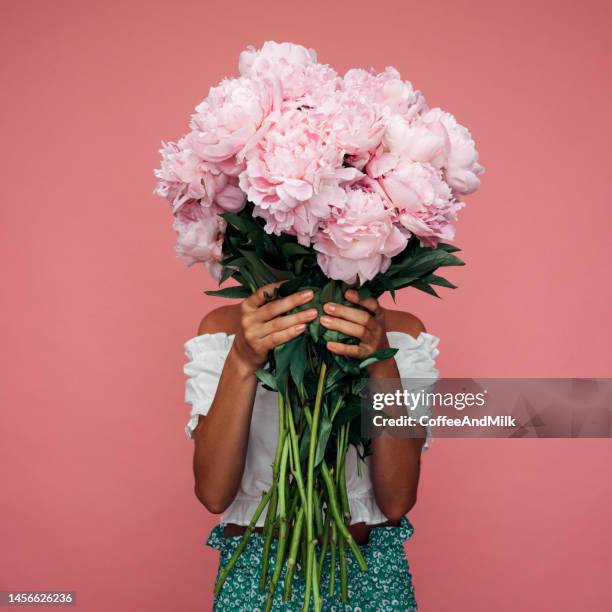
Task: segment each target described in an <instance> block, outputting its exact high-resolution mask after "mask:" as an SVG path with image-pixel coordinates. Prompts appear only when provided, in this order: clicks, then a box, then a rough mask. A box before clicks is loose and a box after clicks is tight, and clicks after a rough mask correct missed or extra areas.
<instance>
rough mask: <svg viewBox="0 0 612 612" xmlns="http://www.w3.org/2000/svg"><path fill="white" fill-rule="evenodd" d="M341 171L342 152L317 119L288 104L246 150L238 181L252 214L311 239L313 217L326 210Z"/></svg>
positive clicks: (277, 229) (271, 227)
mask: <svg viewBox="0 0 612 612" xmlns="http://www.w3.org/2000/svg"><path fill="white" fill-rule="evenodd" d="M345 170H346V169H343V168H342V153H341V152H340V151H338V150H337V149H336V148H335V147H333V146H330V143H329V142H328V140H327V138H326V133H325V131H324V130H323V129H322V128H321V126H320V125H318V124H317V120H316V118H315V117H314V116H313V117H311V116H310V115H309V112H308V111H307V110H299V109H292V110H287V111H286V112H285V113H283V115H282V117H281V118H280V120H279V121H278V122H277V123H276V124H275V125H274V126H273V127H271V128H270V130H268V132H267V133H266V134H265V136H264V137H263V138H262V139H261V140H260V141H259V142H258V143H257V145H256V146H255V147H254V148H253V149H252V150H251V151H249V153H248V155H247V157H246V168H245V170H244V171H243V172H242V173H241V174H240V179H239V180H240V182H239V184H240V187H241V188H242V189H243V191H244V192H245V193H246V195H247V197H248V199H249V200H250V201H251V202H253V204H254V206H255V215H257V216H260V217H263V218H264V219H266V221H267V223H266V230H267V231H268V232H270V233H274V234H280V233H282V232H284V233H288V234H292V235H294V236H298V238H299V239H300V242H301V243H303V244H309V243H310V237H311V236H312V235H313V233H314V232H315V230H316V226H317V220H318V219H319V218H324V217H325V216H327V214H328V212H329V206H328V205H326V204H325V202H324V199H325V193H327V187H328V186H329V181H333V180H334V179H336V178H337V177H343V176H344V172H345ZM338 180H340V178H338ZM316 195H319V196H320V197H318V198H315V196H316ZM313 198H314V199H313Z"/></svg>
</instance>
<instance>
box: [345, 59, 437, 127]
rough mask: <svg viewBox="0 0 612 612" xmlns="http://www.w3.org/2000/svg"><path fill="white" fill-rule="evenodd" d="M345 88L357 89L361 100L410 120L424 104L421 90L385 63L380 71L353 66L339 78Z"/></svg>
mask: <svg viewBox="0 0 612 612" xmlns="http://www.w3.org/2000/svg"><path fill="white" fill-rule="evenodd" d="M342 87H343V89H344V90H345V91H352V92H355V93H358V94H359V95H360V96H361V97H362V98H363V99H364V101H367V102H368V103H370V104H375V105H376V106H378V107H379V108H380V109H381V110H382V111H384V112H385V114H387V115H391V114H399V115H402V116H403V117H404V118H405V119H406V120H407V121H410V120H411V119H413V118H414V117H416V116H417V114H418V113H420V112H422V111H423V110H425V109H426V108H427V105H426V103H425V98H424V97H423V94H422V93H421V92H420V91H418V90H415V89H413V87H412V83H410V81H402V80H401V77H400V73H399V72H398V71H397V70H396V69H395V68H393V67H391V66H388V67H387V68H386V69H385V71H384V72H380V73H378V74H377V73H376V72H374V71H373V70H363V69H362V68H353V69H352V70H349V71H348V72H347V73H346V74H345V75H344V78H343V80H342Z"/></svg>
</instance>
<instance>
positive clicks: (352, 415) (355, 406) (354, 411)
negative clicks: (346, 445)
mask: <svg viewBox="0 0 612 612" xmlns="http://www.w3.org/2000/svg"><path fill="white" fill-rule="evenodd" d="M360 414H361V401H360V400H359V399H358V398H355V397H354V396H353V397H350V398H348V399H346V400H345V401H344V402H343V404H342V406H341V407H340V410H339V411H338V414H337V415H336V418H335V419H334V423H333V425H334V430H336V429H338V428H339V427H342V425H344V424H345V423H348V422H349V421H352V420H353V419H356V418H357V417H358V416H359V415H360Z"/></svg>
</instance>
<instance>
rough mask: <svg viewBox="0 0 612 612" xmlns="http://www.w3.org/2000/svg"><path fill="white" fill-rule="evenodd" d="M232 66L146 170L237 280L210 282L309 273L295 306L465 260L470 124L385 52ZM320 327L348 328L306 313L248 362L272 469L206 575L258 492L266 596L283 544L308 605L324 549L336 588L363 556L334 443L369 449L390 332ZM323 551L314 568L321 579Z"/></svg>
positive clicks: (250, 283)
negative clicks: (378, 372) (384, 335)
mask: <svg viewBox="0 0 612 612" xmlns="http://www.w3.org/2000/svg"><path fill="white" fill-rule="evenodd" d="M239 70H240V76H238V77H236V78H226V79H224V80H223V81H222V82H221V83H220V84H219V85H217V86H215V87H212V88H211V89H210V91H209V94H208V96H207V97H206V99H205V100H204V101H203V102H201V103H200V104H199V105H198V106H197V107H196V109H195V113H194V114H193V115H192V117H191V122H190V131H189V133H188V134H187V135H185V136H183V137H182V138H181V139H180V140H178V141H177V142H169V143H162V149H161V150H160V153H161V156H162V160H161V167H160V168H159V169H157V170H156V171H155V175H156V177H157V179H158V182H157V187H156V190H155V193H157V194H158V195H160V196H162V197H164V198H167V199H168V201H169V202H170V204H171V209H172V216H173V223H174V229H175V230H176V232H177V235H178V241H177V247H176V248H177V252H178V255H179V256H181V257H183V258H185V259H186V260H187V262H188V264H189V265H191V264H193V263H196V262H201V263H202V264H204V266H206V268H207V269H208V270H209V271H210V272H211V274H212V275H213V276H214V277H215V278H216V279H218V280H219V282H220V283H223V282H224V281H226V280H228V279H233V280H234V281H236V283H237V284H234V285H232V286H230V287H227V288H224V289H220V290H218V291H209V292H207V293H208V294H210V295H218V296H224V297H229V298H242V297H246V296H248V295H250V294H252V293H253V292H254V291H256V290H257V289H258V288H260V287H262V286H264V285H267V284H269V283H272V282H275V281H285V282H283V283H282V284H280V286H278V288H277V289H276V290H275V291H274V292H271V294H270V295H269V296H268V297H269V299H270V300H272V299H276V298H278V297H280V296H286V295H289V294H291V293H293V292H295V291H297V290H300V289H307V288H308V289H312V290H313V292H314V295H315V297H314V300H313V302H311V303H309V304H307V305H305V306H304V308H312V307H313V305H314V306H315V307H316V308H317V309H318V310H319V311H320V313H321V314H322V312H323V311H322V306H323V304H324V303H325V302H328V301H333V302H335V303H340V304H343V303H344V304H348V303H347V302H346V300H345V298H344V294H345V291H346V289H347V288H356V289H358V291H359V293H360V296H361V297H362V298H363V297H367V296H369V295H372V296H374V297H378V296H380V295H381V294H383V293H385V292H387V291H388V292H390V293H391V295H392V296H394V292H395V291H397V290H398V289H401V288H403V287H408V286H412V287H415V288H417V289H420V290H422V291H425V292H427V293H430V294H432V295H437V293H436V291H435V289H434V286H442V287H448V288H454V285H452V284H451V283H450V282H448V281H447V280H446V279H444V278H443V277H441V276H439V275H437V274H435V272H436V270H437V269H438V268H440V267H443V266H456V265H463V262H462V261H461V260H460V259H459V258H458V257H457V256H456V255H455V254H454V253H455V252H456V251H458V250H459V249H458V248H456V247H454V246H451V245H450V244H448V242H446V241H448V240H452V239H453V237H454V233H455V221H456V217H457V213H458V211H459V210H460V209H461V208H462V207H463V206H464V203H463V202H462V201H461V199H460V198H461V197H462V196H464V195H466V194H469V193H471V192H473V191H475V190H476V189H477V188H478V186H479V185H480V179H479V175H481V174H482V173H483V172H484V168H483V166H482V165H480V164H479V163H478V152H477V150H476V147H475V144H474V141H473V139H472V137H471V135H470V132H469V131H468V130H467V129H466V128H465V127H464V126H462V125H460V124H459V123H458V122H457V121H456V120H455V118H454V117H453V115H451V114H449V113H447V112H445V111H443V110H441V109H439V108H429V107H428V106H427V104H426V102H425V98H424V97H423V95H422V94H421V92H420V91H418V90H415V89H414V88H413V87H412V85H411V83H410V82H408V81H403V80H401V78H400V74H399V72H398V71H397V70H396V69H395V68H391V67H388V68H386V69H385V70H384V72H381V73H376V72H375V71H373V70H369V71H368V70H362V69H352V70H349V71H348V72H347V73H346V74H345V75H344V76H339V75H338V74H337V73H336V72H335V71H334V70H333V69H332V68H331V67H330V66H328V65H325V64H321V63H318V62H317V57H316V54H315V52H314V51H313V50H311V49H306V48H304V47H302V46H299V45H295V44H291V43H281V44H279V43H276V42H266V43H265V44H264V45H263V47H262V48H261V49H254V48H251V47H250V48H248V49H247V50H245V51H243V52H242V53H241V55H240V60H239ZM352 306H354V305H352ZM328 341H336V342H346V343H352V342H355V339H354V338H350V337H348V336H345V335H343V334H341V333H339V332H337V331H333V330H329V329H325V328H323V327H321V325H320V324H319V323H318V320H315V321H314V322H313V323H311V324H310V325H309V326H308V330H307V332H306V333H305V334H302V335H300V336H298V337H296V338H294V339H293V340H291V341H289V342H287V343H285V344H283V345H280V346H278V347H276V348H275V349H274V351H273V352H272V353H271V355H270V358H269V361H268V364H267V366H266V368H265V369H262V370H260V371H259V372H258V373H257V376H258V378H259V380H260V382H261V383H262V384H263V385H265V386H266V387H267V388H269V389H272V390H275V391H277V392H278V400H279V401H278V406H279V408H278V412H279V414H278V419H279V436H278V445H277V451H276V459H275V461H274V464H273V465H272V471H273V484H272V486H271V488H270V490H268V491H266V492H265V494H264V495H263V498H262V500H261V503H260V504H259V507H258V508H257V511H256V512H255V514H254V516H253V517H252V521H251V524H250V525H249V527H248V528H247V530H246V532H245V534H244V536H243V539H242V541H241V544H240V546H239V547H238V549H237V550H236V553H235V555H234V556H233V557H232V559H231V560H230V562H229V563H228V564H227V566H226V567H225V568H223V570H222V571H221V573H220V575H219V578H218V581H217V584H216V592H217V593H218V592H219V591H220V589H221V588H222V586H223V582H224V580H225V579H226V577H227V575H228V574H229V572H230V571H231V569H232V566H233V564H234V563H235V561H236V559H237V557H238V556H239V555H240V554H241V552H242V550H243V548H244V546H245V544H246V541H247V539H248V538H249V536H250V534H251V533H252V530H253V527H254V525H255V524H256V522H257V520H258V518H259V516H261V514H262V512H263V511H264V510H266V518H265V525H264V556H263V560H262V567H261V580H260V588H261V589H262V591H263V590H266V589H267V590H268V592H269V597H268V608H270V607H271V604H272V599H273V597H274V595H275V592H276V589H277V588H278V586H279V585H278V583H279V580H280V577H281V570H282V567H283V565H284V564H285V562H286V572H285V578H284V586H283V593H284V598H285V600H289V599H290V598H291V595H292V592H291V585H292V580H293V577H294V575H295V572H297V571H299V572H302V574H303V575H304V577H305V581H306V582H305V583H306V592H305V601H304V602H303V605H304V609H305V610H307V609H308V608H309V607H310V602H311V600H312V602H313V605H314V608H315V609H320V605H321V598H320V592H321V588H322V587H323V585H321V584H320V576H321V567H322V563H323V559H324V558H325V556H326V555H327V553H328V552H329V554H330V555H331V559H332V564H333V568H335V567H336V565H335V564H336V563H338V565H339V567H340V576H341V580H340V582H341V584H340V593H341V596H342V599H343V600H346V598H347V592H346V563H347V559H346V555H347V554H354V555H355V557H356V560H357V562H358V564H359V566H360V567H361V569H363V570H364V571H367V566H366V563H365V560H364V559H363V556H362V555H361V552H360V549H359V547H358V546H357V545H356V543H355V542H354V541H353V539H352V538H351V535H350V533H349V530H348V525H350V519H351V517H350V511H349V506H348V499H347V491H346V481H345V477H344V461H345V456H346V452H347V449H348V446H349V445H350V444H352V445H354V446H355V447H356V448H357V450H358V453H359V454H360V456H362V457H363V456H365V455H367V454H368V451H369V443H368V442H369V441H368V440H367V439H365V438H363V437H362V435H361V431H360V419H359V415H360V393H361V391H362V389H363V387H364V385H365V384H366V383H367V378H366V377H367V374H366V372H365V371H364V368H366V367H367V366H368V365H370V364H371V363H374V362H376V361H377V360H382V359H388V358H390V357H391V356H393V354H394V352H395V350H394V349H387V350H384V351H380V352H378V353H375V354H373V355H371V356H369V357H368V358H367V359H366V360H364V361H361V362H359V361H358V360H356V359H354V358H350V357H346V356H340V355H336V354H333V353H331V352H329V351H328V350H327V349H326V343H327V342H328ZM273 537H278V546H277V548H276V560H275V564H274V571H273V573H272V574H271V575H270V572H269V571H268V568H269V554H270V549H271V546H270V544H271V539H272V538H273ZM349 551H350V552H349ZM333 568H332V573H331V575H332V580H331V584H329V585H325V588H329V590H330V592H331V593H333V592H334V589H335V585H334V584H333V576H334V573H335V570H334V569H333Z"/></svg>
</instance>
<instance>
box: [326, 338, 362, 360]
mask: <svg viewBox="0 0 612 612" xmlns="http://www.w3.org/2000/svg"><path fill="white" fill-rule="evenodd" d="M327 349H328V350H329V351H330V352H332V353H335V354H336V355H344V356H345V357H355V358H356V359H362V358H363V357H365V351H364V349H363V347H361V346H360V345H359V344H343V343H342V342H331V341H330V342H328V343H327Z"/></svg>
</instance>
